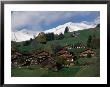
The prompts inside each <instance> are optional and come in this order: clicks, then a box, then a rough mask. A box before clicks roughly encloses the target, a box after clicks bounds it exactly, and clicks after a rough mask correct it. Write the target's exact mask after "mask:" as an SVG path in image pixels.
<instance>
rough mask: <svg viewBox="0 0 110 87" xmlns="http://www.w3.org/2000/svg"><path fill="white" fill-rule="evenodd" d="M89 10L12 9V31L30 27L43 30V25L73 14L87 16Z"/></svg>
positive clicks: (65, 18)
mask: <svg viewBox="0 0 110 87" xmlns="http://www.w3.org/2000/svg"><path fill="white" fill-rule="evenodd" d="M91 13H93V12H91V11H73V12H71V11H59V12H58V11H13V12H12V18H11V20H12V22H11V23H12V31H18V30H21V29H24V28H26V29H30V30H36V31H42V30H44V26H49V25H52V23H55V22H58V21H59V20H67V19H69V18H72V17H75V16H78V15H79V16H87V15H90V14H91Z"/></svg>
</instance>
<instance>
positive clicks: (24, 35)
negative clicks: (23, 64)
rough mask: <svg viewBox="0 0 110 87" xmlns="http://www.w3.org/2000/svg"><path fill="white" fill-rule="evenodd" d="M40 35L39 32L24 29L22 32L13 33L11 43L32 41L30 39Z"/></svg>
mask: <svg viewBox="0 0 110 87" xmlns="http://www.w3.org/2000/svg"><path fill="white" fill-rule="evenodd" d="M36 33H37V34H38V33H39V32H36V31H30V30H27V29H22V30H20V31H16V32H11V41H16V42H21V41H26V40H30V38H34V35H36Z"/></svg>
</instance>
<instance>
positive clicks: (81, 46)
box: [74, 43, 86, 49]
mask: <svg viewBox="0 0 110 87" xmlns="http://www.w3.org/2000/svg"><path fill="white" fill-rule="evenodd" d="M74 48H77V49H79V48H86V46H85V45H84V44H83V43H76V44H74Z"/></svg>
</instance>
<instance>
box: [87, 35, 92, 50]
mask: <svg viewBox="0 0 110 87" xmlns="http://www.w3.org/2000/svg"><path fill="white" fill-rule="evenodd" d="M91 42H92V36H91V35H89V37H88V40H87V47H89V48H90V47H91Z"/></svg>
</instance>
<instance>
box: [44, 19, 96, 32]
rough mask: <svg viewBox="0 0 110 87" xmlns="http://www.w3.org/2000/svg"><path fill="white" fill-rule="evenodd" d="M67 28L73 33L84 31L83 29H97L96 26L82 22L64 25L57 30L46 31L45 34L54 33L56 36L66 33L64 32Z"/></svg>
mask: <svg viewBox="0 0 110 87" xmlns="http://www.w3.org/2000/svg"><path fill="white" fill-rule="evenodd" d="M66 27H68V28H69V32H73V31H78V30H83V29H89V28H94V27H96V24H87V23H86V22H84V21H83V22H80V23H72V22H68V23H65V24H63V25H59V26H57V27H56V28H52V29H49V30H46V31H44V32H45V33H50V32H53V33H54V34H60V33H64V30H65V28H66Z"/></svg>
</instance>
